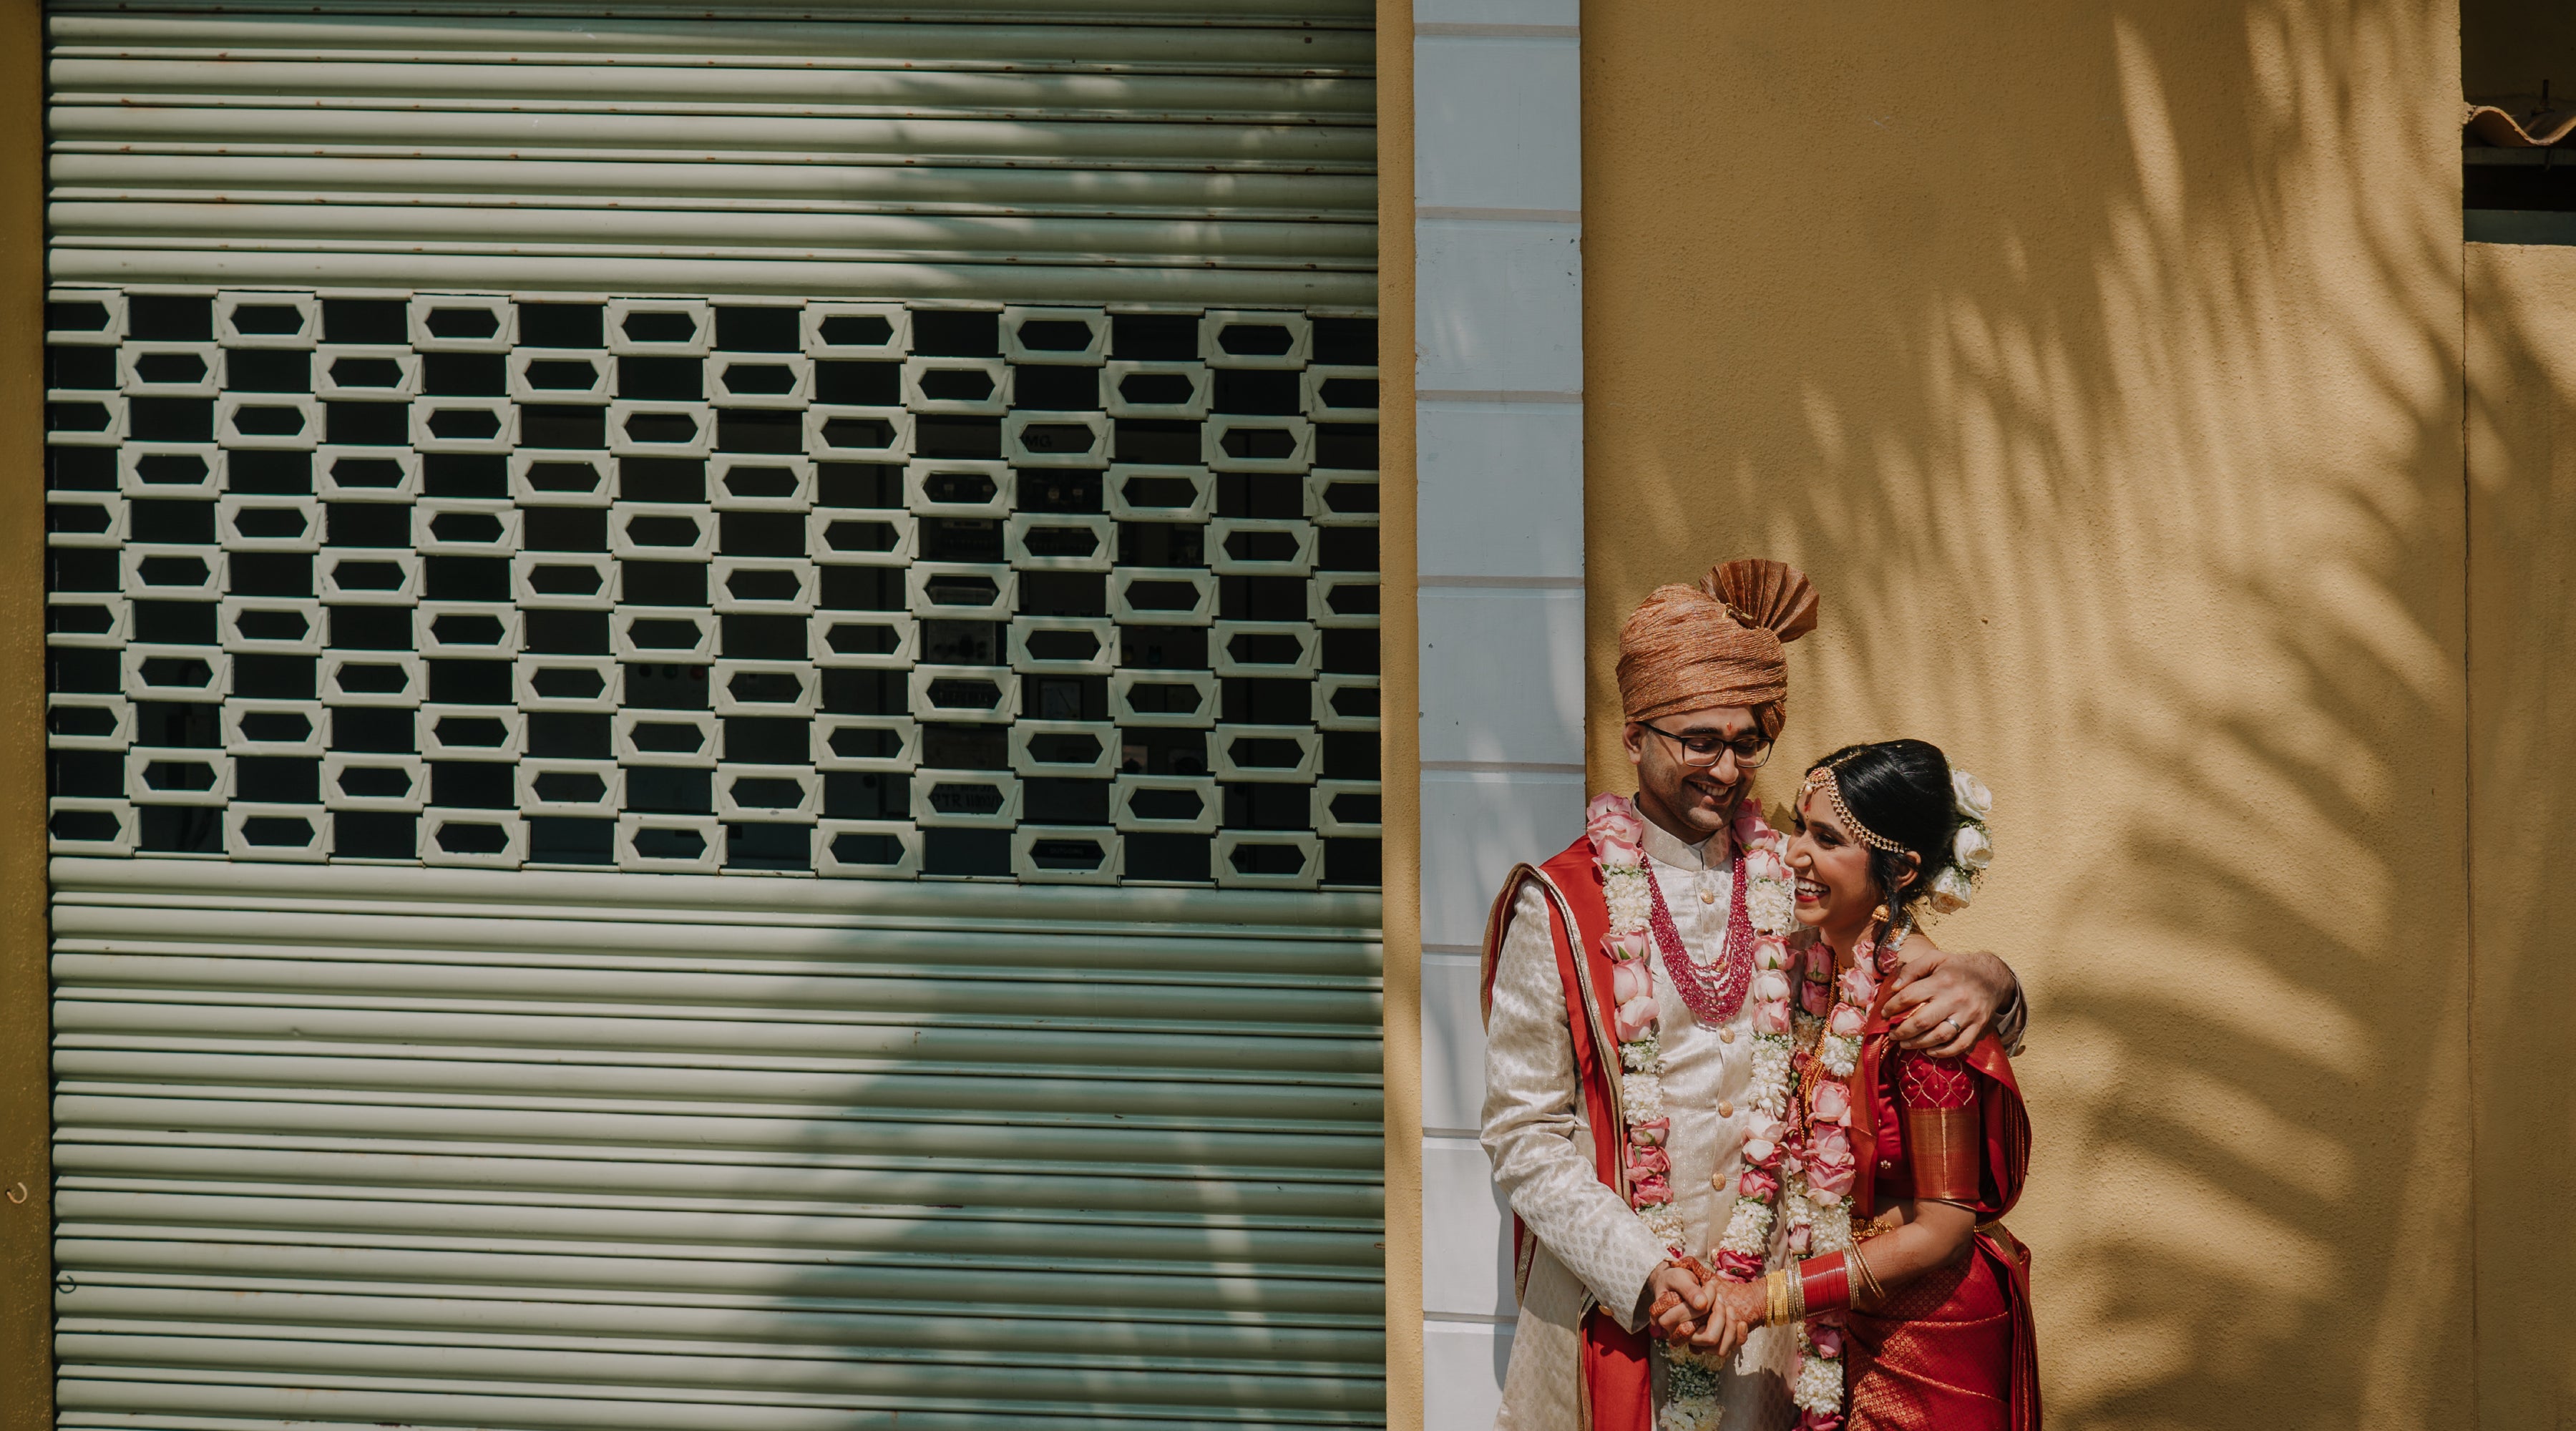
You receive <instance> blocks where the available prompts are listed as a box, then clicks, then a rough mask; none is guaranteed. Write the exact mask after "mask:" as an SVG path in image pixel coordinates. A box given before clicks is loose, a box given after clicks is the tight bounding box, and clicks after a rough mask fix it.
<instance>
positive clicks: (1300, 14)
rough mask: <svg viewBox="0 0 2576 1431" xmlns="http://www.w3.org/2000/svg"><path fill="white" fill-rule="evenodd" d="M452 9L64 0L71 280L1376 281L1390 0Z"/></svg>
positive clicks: (716, 288) (1112, 287)
mask: <svg viewBox="0 0 2576 1431" xmlns="http://www.w3.org/2000/svg"><path fill="white" fill-rule="evenodd" d="M439 8H440V10H441V12H442V13H436V14H418V13H396V11H397V9H398V7H393V6H365V5H343V6H341V7H338V9H337V13H327V14H318V15H317V14H311V13H288V12H287V11H285V10H284V9H283V8H282V7H280V8H262V7H256V6H246V7H236V6H212V5H205V6H185V5H182V6H176V7H172V8H171V9H169V10H167V11H165V12H162V13H156V14H151V15H135V14H130V13H124V12H123V7H121V6H109V5H99V4H55V5H53V6H51V7H49V10H50V14H51V18H50V36H51V42H52V52H51V55H50V57H49V60H50V63H49V68H48V81H49V100H50V103H49V116H48V119H49V138H50V143H51V146H52V150H53V152H54V155H55V159H56V164H55V168H54V170H53V173H52V176H51V179H52V185H53V190H52V202H51V204H50V206H49V210H48V221H49V224H50V229H51V233H52V277H53V279H54V281H55V282H58V283H120V284H125V283H182V284H281V283H293V284H298V285H305V284H314V283H320V284H327V285H338V286H351V285H357V286H365V285H385V286H392V287H402V288H410V287H418V286H441V287H462V288H481V289H511V290H532V289H549V288H552V289H578V290H583V291H598V290H602V289H609V290H615V291H619V292H632V293H653V292H669V293H739V292H755V291H766V292H801V293H846V294H853V295H860V294H864V295H866V296H869V297H875V298H915V297H972V298H979V299H985V300H993V299H1001V300H1006V301H1045V300H1056V301H1068V302H1088V303H1099V302H1170V303H1175V304H1183V305H1216V306H1230V305H1308V306H1313V305H1321V306H1338V307H1351V308H1365V307H1368V306H1370V305H1371V304H1372V303H1373V302H1374V299H1375V296H1376V295H1375V290H1376V278H1375V268H1376V246H1377V240H1376V226H1375V225H1376V204H1377V198H1376V188H1375V168H1376V133H1375V109H1376V91H1375V80H1374V74H1373V69H1372V63H1373V45H1374V39H1373V36H1372V34H1371V32H1370V30H1369V28H1368V23H1369V17H1368V15H1367V13H1366V12H1365V10H1364V9H1363V8H1361V7H1356V6H1352V5H1347V4H1334V5H1317V6H1313V7H1301V8H1300V10H1298V11H1297V12H1293V13H1273V14H1246V15H1241V16H1237V15H1233V14H1229V13H1222V12H1210V11H1207V10H1204V9H1198V10H1191V9H1185V8H1181V7H1172V6H1163V5H1145V6H1121V7H1116V8H1115V9H1105V10H1104V9H1092V8H1089V7H1077V6H1072V5H1061V4H1053V5H1050V4H1032V5H1021V6H1013V7H1010V8H1008V9H1002V8H995V9H992V10H989V11H982V10H977V9H975V8H972V7H962V8H961V7H945V8H943V9H941V10H940V11H939V12H938V13H937V15H936V18H935V19H925V20H920V21H916V20H912V19H909V18H905V17H903V16H902V15H901V13H900V12H897V11H894V10H893V9H892V8H891V7H879V6H870V5H826V6H815V7H810V8H806V9H801V10H787V9H778V10H774V11H773V10H763V11H761V12H759V13H762V14H774V15H777V16H779V17H781V18H774V19H769V20H765V21H761V20H743V21H728V22H727V23H725V24H721V25H719V24H715V23H711V22H709V21H706V20H704V19H700V18H685V17H681V16H679V15H676V14H675V13H674V10H675V7H669V6H648V7H644V8H641V9H636V10H631V11H620V12H618V13H616V14H614V15H613V16H612V15H603V14H601V13H600V12H598V11H596V10H593V11H590V12H588V13H587V14H586V15H581V16H580V17H579V18H575V15H576V13H577V12H574V11H572V10H571V9H570V7H566V10H565V13H564V15H563V17H562V18H549V17H547V16H543V15H531V14H530V13H528V11H527V10H526V9H525V8H524V7H519V6H500V5H481V4H462V5H455V6H449V7H439ZM789 17H800V18H789Z"/></svg>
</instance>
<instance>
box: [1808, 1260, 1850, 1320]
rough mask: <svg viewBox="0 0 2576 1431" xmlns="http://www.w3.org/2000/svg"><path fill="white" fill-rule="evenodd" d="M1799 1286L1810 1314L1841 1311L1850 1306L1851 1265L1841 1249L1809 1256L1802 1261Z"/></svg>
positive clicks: (1818, 1314)
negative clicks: (1846, 1261)
mask: <svg viewBox="0 0 2576 1431" xmlns="http://www.w3.org/2000/svg"><path fill="white" fill-rule="evenodd" d="M1798 1286H1799V1288H1800V1289H1801V1292H1802V1295H1803V1298H1804V1300H1805V1302H1806V1311H1807V1315H1808V1316H1810V1317H1815V1316H1821V1315H1823V1314H1824V1313H1826V1312H1839V1311H1842V1310H1844V1309H1846V1308H1848V1307H1849V1306H1851V1267H1850V1265H1849V1264H1847V1263H1845V1262H1844V1261H1843V1254H1841V1253H1839V1252H1829V1253H1826V1254H1825V1255H1824V1256H1822V1257H1810V1258H1808V1259H1807V1260H1806V1261H1804V1262H1801V1263H1799V1264H1798Z"/></svg>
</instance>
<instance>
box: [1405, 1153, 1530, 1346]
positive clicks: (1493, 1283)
mask: <svg viewBox="0 0 2576 1431" xmlns="http://www.w3.org/2000/svg"><path fill="white" fill-rule="evenodd" d="M1422 1310H1423V1311H1424V1312H1425V1313H1427V1314H1429V1315H1432V1316H1438V1315H1441V1314H1443V1313H1447V1314H1449V1315H1452V1316H1486V1317H1507V1316H1510V1315H1511V1314H1512V1312H1513V1304H1512V1214H1511V1210H1510V1209H1509V1208H1508V1207H1506V1206H1505V1205H1504V1203H1503V1199H1502V1195H1501V1194H1500V1193H1498V1192H1496V1191H1495V1189H1494V1177H1493V1170H1492V1168H1491V1167H1490V1166H1488V1165H1487V1163H1486V1161H1485V1150H1484V1149H1482V1148H1479V1147H1477V1146H1476V1145H1475V1144H1473V1143H1464V1142H1460V1141H1458V1140H1456V1139H1451V1138H1437V1139H1432V1138H1426V1139H1424V1140H1423V1145H1422Z"/></svg>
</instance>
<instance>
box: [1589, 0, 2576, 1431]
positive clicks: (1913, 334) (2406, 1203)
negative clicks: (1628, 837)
mask: <svg viewBox="0 0 2576 1431" xmlns="http://www.w3.org/2000/svg"><path fill="white" fill-rule="evenodd" d="M1583 28H1584V34H1583V49H1584V76H1583V84H1584V136H1583V148H1584V185H1585V192H1584V245H1585V254H1584V284H1585V333H1584V347H1585V368H1586V374H1587V377H1586V388H1587V394H1586V397H1587V403H1586V414H1587V417H1586V423H1587V425H1586V431H1585V440H1586V448H1587V455H1586V506H1587V512H1586V517H1587V525H1588V532H1587V540H1588V544H1589V545H1588V557H1589V561H1590V578H1589V583H1588V585H1589V595H1590V613H1589V623H1590V637H1591V648H1592V652H1593V665H1592V673H1591V682H1590V687H1591V689H1590V708H1589V709H1590V717H1591V722H1592V723H1591V727H1590V729H1591V733H1592V734H1591V741H1592V757H1591V765H1592V773H1593V775H1594V778H1595V780H1596V782H1597V783H1598V784H1602V785H1616V784H1618V783H1619V782H1620V777H1621V775H1622V772H1623V771H1624V768H1625V767H1624V762H1622V761H1621V760H1619V759H1618V757H1617V753H1616V748H1615V746H1616V739H1617V731H1618V729H1619V721H1618V715H1619V713H1618V709H1617V705H1616V700H1615V691H1614V685H1613V681H1612V674H1611V661H1612V656H1613V652H1614V650H1615V641H1616V632H1617V627H1618V624H1619V622H1620V620H1621V618H1622V617H1624V616H1625V614H1626V613H1627V611H1628V610H1629V608H1630V607H1631V606H1633V605H1634V603H1635V602H1636V601H1637V599H1638V598H1639V597H1641V596H1642V595H1644V593H1645V592H1646V591H1647V590H1648V589H1649V588H1650V587H1652V586H1653V585H1654V584H1655V583H1657V582H1659V581H1665V580H1673V579H1688V578H1692V577H1695V576H1696V575H1697V574H1698V573H1699V572H1700V571H1701V570H1703V569H1705V567H1706V566H1707V565H1708V564H1709V563H1710V562H1711V561H1712V560H1716V559H1721V558H1726V557H1732V556H1739V555H1747V554H1755V553H1760V554H1765V555H1774V556H1780V557H1785V558H1788V559H1791V560H1794V561H1796V562H1798V563H1799V564H1801V565H1802V566H1804V567H1805V568H1806V569H1807V570H1808V571H1809V572H1810V573H1811V574H1812V575H1813V577H1814V578H1815V581H1816V584H1817V586H1818V587H1819V589H1820V590H1821V591H1822V593H1823V598H1824V625H1823V628H1822V630H1821V632H1820V633H1819V635H1818V636H1816V637H1814V638H1811V639H1810V640H1809V641H1807V642H1804V643H1802V644H1801V645H1799V646H1798V647H1795V648H1793V656H1792V676H1791V679H1792V697H1791V709H1790V729H1789V733H1788V737H1787V740H1786V743H1785V747H1784V750H1783V752H1782V754H1781V756H1780V757H1779V758H1778V760H1777V761H1776V762H1775V765H1774V778H1773V779H1772V780H1771V781H1770V784H1771V786H1772V787H1773V789H1774V790H1775V791H1776V790H1777V789H1779V788H1782V787H1785V786H1786V785H1788V784H1790V783H1791V782H1793V781H1794V779H1795V776H1796V772H1797V771H1799V770H1800V769H1802V768H1803V767H1804V765H1805V763H1806V761H1807V760H1808V759H1810V758H1812V757H1813V756H1815V755H1817V754H1819V753H1821V752H1822V751H1823V750H1824V749H1826V748H1828V747H1829V746H1831V745H1834V744H1838V743H1841V742H1844V741H1848V740H1854V739H1863V738H1875V737H1885V736H1891V735H1897V734H1907V735H1917V736H1923V737H1927V738H1930V739H1932V740H1934V741H1937V742H1939V743H1940V744H1941V745H1943V746H1944V747H1945V748H1947V749H1948V750H1949V751H1950V752H1951V753H1952V754H1953V755H1954V756H1955V757H1956V758H1957V759H1958V760H1959V761H1960V762H1961V763H1962V764H1964V765H1966V766H1968V767H1969V768H1971V769H1974V770H1975V771H1977V772H1978V773H1980V774H1981V775H1983V776H1984V777H1986V779H1987V780H1988V781H1989V782H1990V783H1991V784H1992V785H1993V786H1994V788H1995V791H1996V797H1997V812H1996V843H1997V845H1998V847H1999V849H2000V854H1999V856H1998V859H1997V863H1996V866H1995V869H1994V872H1993V877H1992V879H1991V881H1990V883H1989V887H1988V894H1987V895H1986V897H1985V898H1983V899H1982V900H1981V901H1980V902H1979V905H1978V907H1977V908H1976V909H1974V910H1972V911H1970V912H1969V913H1967V914H1965V915H1962V916H1959V917H1957V918H1956V919H1954V920H1952V921H1950V922H1949V923H1948V924H1947V925H1945V926H1944V927H1943V928H1942V929H1941V930H1940V934H1941V935H1942V937H1943V938H1945V939H1946V940H1948V941H1950V942H1953V943H1959V944H1968V945H1983V946H1987V947H1992V948H1995V949H1997V950H1999V951H2001V952H2003V953H2004V954H2006V955H2007V956H2008V957H2009V958H2011V959H2012V960H2013V961H2014V962H2015V964H2016V965H2017V966H2018V967H2019V968H2020V969H2021V970H2022V971H2023V973H2024V975H2025V977H2026V979H2027V982H2028V984H2029V987H2030V989H2031V991H2032V993H2033V995H2034V999H2035V1004H2036V1008H2037V1026H2036V1029H2035V1031H2034V1033H2033V1035H2032V1043H2031V1048H2030V1051H2029V1054H2028V1056H2027V1057H2026V1058H2025V1059H2024V1060H2023V1061H2022V1064H2021V1068H2022V1072H2023V1077H2024V1081H2025V1084H2026V1086H2027V1088H2028V1089H2029V1091H2030V1094H2031V1100H2032V1105H2033V1110H2034V1115H2035V1117H2036V1120H2037V1125H2038V1152H2037V1158H2036V1162H2035V1167H2034V1177H2033V1183H2032V1186H2031V1189H2030V1193H2029V1196H2028V1198H2027V1200H2026V1201H2025V1203H2024V1206H2023V1210H2022V1211H2021V1213H2020V1214H2019V1215H2018V1216H2016V1217H2015V1218H2014V1225H2015V1227H2016V1229H2017V1230H2018V1231H2020V1232H2021V1233H2022V1235H2023V1236H2024V1237H2025V1238H2026V1239H2027V1240H2028V1241H2029V1242H2030V1243H2031V1244H2032V1245H2033V1246H2034V1247H2035V1248H2036V1249H2037V1255H2038V1264H2037V1296H2038V1303H2039V1309H2040V1315H2041V1351H2042V1356H2043V1359H2044V1364H2045V1376H2046V1390H2047V1397H2048V1404H2049V1418H2050V1423H2051V1425H2052V1426H2055V1427H2061V1428H2073V1427H2175V1428H2181V1427H2217V1426H2226V1427H2267V1428H2269V1427H2336V1428H2342V1427H2356V1426H2357V1427H2386V1428H2396V1427H2431V1426H2445V1425H2447V1426H2457V1425H2465V1424H2470V1422H2471V1418H2472V1414H2473V1413H2472V1406H2473V1400H2474V1398H2473V1394H2472V1384H2471V1378H2470V1377H2469V1376H2468V1374H2467V1368H2468V1367H2469V1365H2470V1363H2471V1354H2470V1349H2471V1329H2470V1324H2469V1315H2468V1314H2469V1311H2470V1306H2471V1292H2470V1286H2469V1266H2470V1264H2469V1258H2468V1254H2469V1250H2470V1223H2469V1208H2470V1184H2469V1178H2468V1167H2469V1163H2470V1121H2471V1120H2470V1116H2469V1108H2470V1104H2469V1058H2468V1049H2467V1042H2468V1031H2469V1024H2468V991H2469V960H2468V945H2467V937H2466V933H2465V930H2466V916H2467V907H2466V903H2465V900H2464V896H2463V893H2462V884H2461V880H2460V876H2461V874H2462V870H2463V862H2464V858H2465V831H2464V816H2463V811H2464V808H2465V807H2464V803H2463V802H2464V788H2463V787H2464V763H2465V762H2464V759H2463V749H2464V740H2463V729H2464V726H2463V722H2464V707H2465V702H2464V691H2463V680H2462V674H2463V670H2464V660H2465V657H2464V643H2463V635H2464V621H2465V612H2464V603H2463V564H2462V563H2463V543H2464V533H2463V523H2464V520H2465V518H2464V512H2463V505H2464V504H2463V498H2462V480H2463V469H2462V438H2461V430H2462V429H2461V422H2462V399H2461V388H2462V368H2461V347H2462V321H2463V315H2462V295H2461V284H2462V261H2463V260H2462V245H2461V243H2460V237H2459V236H2460V214H2459V157H2458V148H2459V138H2458V123H2459V103H2460V56H2459V50H2458V36H2459V29H2458V17H2457V10H2456V8H2455V7H2453V6H2450V5H2443V4H2435V3H2421V2H2420V0H2417V3H2383V2H2382V0H2358V3H2337V4H2325V3H2305V0H2284V2H2283V3H2254V4H2245V3H2225V4H2220V3H2211V0H2164V3H2158V4H2152V5H2149V4H2134V3H2133V4H2126V5H2080V6H2070V5H2064V4H2054V3H2033V0H1999V3H1992V4H1983V5H1970V6H1956V5H1920V4H1903V3H1891V0H1846V3H1840V4H1834V5H1823V6H1814V5H1808V6H1747V5H1722V4H1719V5H1712V4H1707V3H1704V0H1591V3H1587V4H1586V5H1585V6H1584V8H1583ZM2481 321H2482V322H2483V321H2485V315H2481ZM2495 322H2496V324H2497V325H2498V326H2499V327H2500V329H2501V330H2502V332H2503V334H2504V335H2505V336H2506V338H2507V339H2509V340H2510V341H2513V342H2517V343H2520V344H2523V345H2526V346H2531V345H2536V344H2537V343H2538V339H2537V338H2536V337H2535V336H2534V335H2533V334H2532V333H2530V332H2527V331H2522V330H2521V328H2520V327H2519V324H2520V322H2521V320H2520V319H2518V318H2513V317H2499V318H2497V319H2496V320H2495ZM2560 333H2561V335H2562V337H2576V330H2569V329H2566V328H2564V327H2562V328H2561V329H2560ZM2562 346H2566V347H2572V348H2576V343H2563V344H2562ZM2562 549H2563V544H2562ZM2556 1131H2557V1132H2559V1133H2560V1134H2562V1135H2563V1133H2564V1120H2563V1118H2562V1120H2561V1126H2560V1128H2559V1129H2558V1130H2556ZM2563 1172H2564V1169H2563V1168H2562V1169H2561V1173H2562V1175H2561V1176H2559V1177H2558V1178H2557V1180H2556V1182H2555V1184H2554V1187H2553V1191H2556V1190H2563V1189H2564V1188H2565V1187H2566V1186H2567V1179H2566V1178H2565V1177H2564V1176H2563ZM2525 1231H2526V1233H2527V1234H2528V1235H2541V1234H2540V1233H2539V1232H2538V1230H2537V1229H2525ZM2552 1235H2556V1236H2559V1237H2561V1238H2563V1237H2564V1236H2565V1234H2564V1233H2555V1234H2552ZM2566 1286H2567V1283H2566V1282H2565V1280H2564V1279H2563V1278H2562V1279H2561V1280H2560V1282H2559V1285H2558V1288H2557V1294H2558V1295H2559V1296H2561V1297H2562V1298H2563V1296H2564V1295H2565V1288H2566ZM2565 1360H2566V1359H2565V1358H2564V1357H2562V1358H2561V1359H2560V1363H2561V1366H2562V1367H2563V1365H2564V1363H2565ZM2490 1424H2495V1425H2508V1424H2510V1425H2520V1426H2545V1425H2553V1424H2555V1423H2554V1422H2552V1421H2550V1420H2547V1419H2542V1420H2528V1419H2526V1420H2520V1421H2495V1422H2491V1423H2490Z"/></svg>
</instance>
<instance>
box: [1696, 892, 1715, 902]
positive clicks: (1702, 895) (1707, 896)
mask: <svg viewBox="0 0 2576 1431" xmlns="http://www.w3.org/2000/svg"><path fill="white" fill-rule="evenodd" d="M1699 902H1700V903H1702V904H1715V903H1717V891H1716V890H1713V889H1704V890H1701V891H1700V892H1699Z"/></svg>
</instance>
